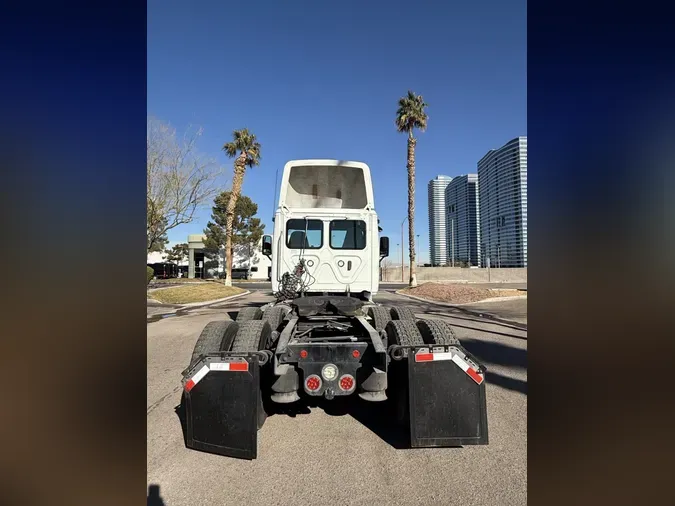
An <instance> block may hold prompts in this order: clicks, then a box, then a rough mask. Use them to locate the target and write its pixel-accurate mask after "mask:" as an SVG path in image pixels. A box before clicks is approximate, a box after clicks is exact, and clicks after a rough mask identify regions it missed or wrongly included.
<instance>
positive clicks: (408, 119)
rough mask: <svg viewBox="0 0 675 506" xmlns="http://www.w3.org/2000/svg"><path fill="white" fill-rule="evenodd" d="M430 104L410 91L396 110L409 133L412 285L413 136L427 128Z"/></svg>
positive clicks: (399, 122) (399, 125) (399, 126)
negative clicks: (416, 129) (426, 110)
mask: <svg viewBox="0 0 675 506" xmlns="http://www.w3.org/2000/svg"><path fill="white" fill-rule="evenodd" d="M427 106H428V104H426V103H425V102H424V99H423V98H422V96H421V95H416V94H415V93H414V92H413V91H408V95H406V96H405V97H403V98H401V99H400V100H399V101H398V110H397V111H396V128H397V130H398V131H399V132H407V134H408V164H407V167H408V239H409V241H410V246H409V248H408V249H409V251H410V286H411V287H415V286H417V273H416V272H415V145H416V144H417V139H415V137H414V136H413V130H414V129H415V128H418V129H419V130H420V131H421V132H424V130H426V128H427V121H428V120H429V117H428V116H427V113H426V112H425V111H424V108H425V107H427Z"/></svg>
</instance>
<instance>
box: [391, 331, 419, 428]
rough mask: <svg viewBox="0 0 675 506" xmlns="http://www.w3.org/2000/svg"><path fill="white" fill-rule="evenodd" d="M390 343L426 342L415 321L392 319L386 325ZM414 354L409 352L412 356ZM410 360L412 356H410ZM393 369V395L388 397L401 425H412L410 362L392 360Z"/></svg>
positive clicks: (416, 343) (415, 343)
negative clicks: (409, 381)
mask: <svg viewBox="0 0 675 506" xmlns="http://www.w3.org/2000/svg"><path fill="white" fill-rule="evenodd" d="M385 330H386V332H387V337H388V339H389V344H398V345H401V346H415V345H419V344H422V345H423V344H424V340H423V339H422V335H421V334H420V331H419V329H418V328H417V325H416V324H415V321H411V320H392V321H390V322H389V323H387V327H386V329H385ZM411 356H412V354H409V357H411ZM408 360H410V358H408ZM390 367H391V370H392V372H393V375H390V378H391V379H392V380H393V381H391V383H390V385H391V389H390V390H389V391H391V395H389V394H388V397H389V398H390V399H391V400H392V408H393V410H394V416H395V418H396V421H397V422H398V423H399V424H400V425H401V426H406V425H410V409H409V391H408V388H409V387H408V364H407V363H406V360H401V361H398V362H394V361H392V364H391V366H390Z"/></svg>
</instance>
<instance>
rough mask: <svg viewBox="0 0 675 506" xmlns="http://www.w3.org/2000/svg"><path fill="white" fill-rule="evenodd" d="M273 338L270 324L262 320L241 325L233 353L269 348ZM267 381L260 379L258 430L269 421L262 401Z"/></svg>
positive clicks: (233, 344) (233, 345) (233, 346)
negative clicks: (266, 420)
mask: <svg viewBox="0 0 675 506" xmlns="http://www.w3.org/2000/svg"><path fill="white" fill-rule="evenodd" d="M271 338H272V328H271V327H270V324H269V322H266V321H262V320H249V321H245V322H242V323H241V324H240V325H239V330H238V331H237V335H236V337H235V338H234V342H233V343H232V351H238V352H251V351H259V350H264V349H266V348H267V345H268V344H269V342H270V340H271ZM264 383H265V381H264V380H263V378H262V370H261V377H260V395H259V396H258V429H260V428H261V427H262V426H263V424H264V423H265V419H267V413H266V412H265V406H264V405H263V400H262V389H263V388H262V387H263V385H264Z"/></svg>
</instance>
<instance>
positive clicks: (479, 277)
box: [382, 265, 527, 283]
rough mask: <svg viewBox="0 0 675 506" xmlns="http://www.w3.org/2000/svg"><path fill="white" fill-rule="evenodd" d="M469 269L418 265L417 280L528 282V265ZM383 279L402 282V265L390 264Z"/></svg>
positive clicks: (405, 275) (407, 271)
mask: <svg viewBox="0 0 675 506" xmlns="http://www.w3.org/2000/svg"><path fill="white" fill-rule="evenodd" d="M489 271H490V272H489V275H488V269H469V268H462V267H418V268H417V282H418V283H422V282H424V281H468V282H474V283H488V282H490V283H527V267H524V268H508V269H507V268H503V269H495V268H492V269H489ZM403 275H404V277H405V280H404V281H403V282H404V283H407V282H408V276H410V271H409V270H408V266H407V265H406V266H404V267H403ZM382 281H391V282H401V266H400V265H399V266H390V267H388V268H387V270H386V273H383V276H382Z"/></svg>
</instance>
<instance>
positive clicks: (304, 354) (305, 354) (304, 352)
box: [300, 350, 307, 358]
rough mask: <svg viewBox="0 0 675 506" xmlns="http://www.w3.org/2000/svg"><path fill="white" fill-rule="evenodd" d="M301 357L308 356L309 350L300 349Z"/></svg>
mask: <svg viewBox="0 0 675 506" xmlns="http://www.w3.org/2000/svg"><path fill="white" fill-rule="evenodd" d="M300 358H307V350H301V351H300Z"/></svg>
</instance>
